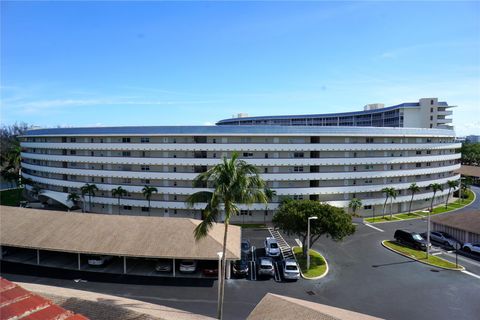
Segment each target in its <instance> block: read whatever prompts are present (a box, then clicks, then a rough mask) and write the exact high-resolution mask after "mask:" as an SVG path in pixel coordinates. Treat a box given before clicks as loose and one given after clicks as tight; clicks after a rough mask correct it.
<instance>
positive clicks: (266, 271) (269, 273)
mask: <svg viewBox="0 0 480 320" xmlns="http://www.w3.org/2000/svg"><path fill="white" fill-rule="evenodd" d="M257 274H258V276H259V277H261V276H266V277H274V276H275V269H274V267H273V260H272V258H270V257H261V258H259V259H258V262H257Z"/></svg>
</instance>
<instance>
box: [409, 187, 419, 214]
mask: <svg viewBox="0 0 480 320" xmlns="http://www.w3.org/2000/svg"><path fill="white" fill-rule="evenodd" d="M408 190H410V192H411V193H412V198H410V204H409V206H408V214H410V213H411V212H412V202H413V196H414V195H415V193H417V192H419V191H420V187H419V186H417V184H416V183H412V184H411V185H410V187H408Z"/></svg>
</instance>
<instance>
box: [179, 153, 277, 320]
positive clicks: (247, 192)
mask: <svg viewBox="0 0 480 320" xmlns="http://www.w3.org/2000/svg"><path fill="white" fill-rule="evenodd" d="M204 185H209V186H211V188H212V189H213V190H212V191H199V192H196V193H194V194H192V195H190V196H189V197H188V199H187V204H188V205H189V206H190V207H193V206H194V205H195V204H198V203H202V204H203V203H206V206H205V209H204V210H203V221H202V222H201V223H200V224H199V225H198V226H197V227H196V228H195V231H194V236H195V239H196V240H199V239H201V238H203V237H205V236H206V235H207V234H208V232H209V230H210V229H211V228H212V226H213V223H214V222H216V221H217V220H218V219H221V214H222V211H223V213H224V214H225V215H224V219H223V220H224V226H225V230H224V235H223V256H222V260H223V264H222V267H221V272H220V273H219V286H220V294H219V295H220V299H219V306H218V310H217V316H218V318H219V319H222V316H223V300H224V293H225V279H224V278H225V269H226V260H227V256H226V249H227V236H228V225H229V223H230V218H231V217H232V216H233V215H235V214H238V212H239V211H240V210H239V208H238V204H240V203H242V204H247V205H248V204H252V203H255V202H261V203H266V202H267V200H268V199H267V196H266V195H265V182H264V181H263V179H262V178H261V177H260V175H259V173H258V170H257V168H256V167H255V166H253V165H251V164H248V163H247V162H245V161H244V160H239V159H238V153H236V152H234V153H233V154H232V158H231V159H227V158H226V157H224V158H223V161H222V163H220V164H217V165H216V166H214V167H213V168H210V169H209V170H208V171H206V172H203V173H200V174H199V175H198V176H197V177H196V178H195V179H194V181H193V186H194V187H199V186H204ZM221 206H222V207H223V210H222V208H221ZM219 271H220V270H219Z"/></svg>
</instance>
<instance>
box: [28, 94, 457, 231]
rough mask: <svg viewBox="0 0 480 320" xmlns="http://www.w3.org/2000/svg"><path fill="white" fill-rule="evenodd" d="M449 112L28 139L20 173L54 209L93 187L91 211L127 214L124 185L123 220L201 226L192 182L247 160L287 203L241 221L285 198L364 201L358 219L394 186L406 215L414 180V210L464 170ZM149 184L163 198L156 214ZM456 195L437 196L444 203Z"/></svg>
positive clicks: (427, 102)
mask: <svg viewBox="0 0 480 320" xmlns="http://www.w3.org/2000/svg"><path fill="white" fill-rule="evenodd" d="M448 108H450V106H448V104H447V103H445V102H438V101H437V99H430V98H429V99H420V102H419V103H404V104H400V105H398V106H394V107H388V108H382V107H381V105H370V106H368V107H367V108H366V109H367V110H365V111H361V112H355V113H344V114H334V115H307V116H272V117H254V118H245V117H243V118H235V119H229V120H222V121H220V122H219V123H218V125H217V126H158V127H157V126H155V127H97V128H55V129H36V130H30V131H28V132H27V133H26V134H25V135H24V136H23V137H22V138H21V147H22V175H23V176H24V177H25V178H29V179H31V180H32V181H33V183H34V184H35V185H37V186H38V187H39V188H40V190H41V191H40V195H39V197H40V199H41V200H43V201H50V202H51V203H54V204H59V205H64V206H72V205H73V204H72V203H71V202H70V201H68V200H67V197H68V193H70V192H77V193H79V189H80V188H81V187H82V186H83V185H84V184H86V183H90V184H92V183H93V184H96V185H97V187H98V188H99V191H98V192H96V194H95V196H94V197H93V198H92V204H93V205H92V208H91V210H90V211H92V212H97V213H106V214H116V213H118V209H119V208H118V199H117V198H115V197H113V196H112V193H111V190H112V189H114V188H117V187H118V186H122V187H123V188H124V189H126V190H127V191H128V195H127V196H126V197H124V198H123V199H121V203H120V212H121V214H131V215H155V216H178V217H190V218H192V217H193V218H200V217H201V213H200V210H201V208H202V206H197V207H195V208H189V207H187V206H186V204H185V200H186V198H187V197H188V195H190V194H192V193H194V192H197V191H199V190H202V188H193V186H192V181H193V179H194V178H195V177H196V176H197V175H198V174H199V173H201V172H205V171H206V170H208V169H209V168H211V167H212V166H214V165H215V164H217V163H219V161H221V159H222V158H223V157H231V155H232V153H233V152H238V153H239V155H240V158H242V159H244V160H246V161H247V162H249V163H252V164H254V165H255V166H256V167H257V168H258V170H259V171H260V173H261V175H262V177H263V179H265V181H266V182H267V184H268V187H270V188H271V189H273V190H275V191H276V194H277V195H276V197H275V198H274V199H273V201H272V202H271V203H269V204H268V205H267V206H265V205H264V204H259V203H257V204H252V205H250V206H241V214H240V215H239V216H237V217H234V221H235V220H236V221H245V222H253V221H264V220H266V221H268V220H271V218H272V215H273V213H274V212H275V209H276V208H277V207H278V205H279V203H280V202H281V201H282V199H284V198H291V199H312V200H317V201H324V202H328V203H330V204H332V205H335V206H340V207H345V208H346V207H348V204H349V202H350V201H351V200H352V199H353V198H359V199H361V200H362V202H363V207H362V208H361V209H360V210H359V213H360V214H362V215H372V214H374V213H375V214H380V213H381V212H382V209H383V203H384V202H385V195H384V194H383V193H382V192H381V190H382V189H383V188H385V187H392V188H395V189H397V190H398V193H399V194H398V196H397V198H396V199H394V200H393V212H394V213H396V212H401V211H407V210H408V204H409V201H410V199H411V194H410V193H409V191H408V187H409V186H410V185H411V184H412V183H416V184H417V185H418V186H419V187H420V189H421V191H420V192H418V193H417V194H415V196H414V201H413V205H412V209H414V210H416V209H422V208H426V207H428V206H429V204H430V202H429V200H430V199H431V197H432V195H433V192H432V190H431V189H430V187H429V185H430V184H432V183H440V184H446V183H447V181H448V180H458V179H459V178H460V176H459V175H457V174H456V173H455V172H454V171H455V170H457V169H459V168H460V164H459V159H460V154H459V153H458V152H457V150H456V149H458V148H460V147H461V144H460V143H456V142H455V141H454V139H455V133H454V131H453V130H452V127H451V126H450V125H449V123H451V119H447V118H446V116H448V115H450V114H451V111H449V110H447V109H448ZM244 120H245V121H248V122H249V123H248V122H245V123H244V122H243V121H244ZM145 185H151V186H155V187H157V189H158V191H159V192H158V194H154V195H153V196H152V199H151V207H150V209H149V207H148V203H147V200H146V199H145V198H144V197H143V195H142V188H143V187H144V186H145ZM31 187H32V186H28V188H31ZM205 187H208V186H205ZM447 193H448V188H445V191H443V192H437V200H436V202H437V203H438V202H442V201H445V197H446V195H447ZM86 202H88V201H86ZM87 206H88V205H87ZM389 208H390V206H388V207H387V212H389V211H388V210H389Z"/></svg>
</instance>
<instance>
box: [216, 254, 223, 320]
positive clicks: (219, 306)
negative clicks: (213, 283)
mask: <svg viewBox="0 0 480 320" xmlns="http://www.w3.org/2000/svg"><path fill="white" fill-rule="evenodd" d="M217 256H218V298H217V318H218V319H221V318H222V314H221V313H222V306H221V305H220V304H221V302H220V288H221V287H222V281H223V273H222V257H223V252H221V251H220V252H217Z"/></svg>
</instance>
